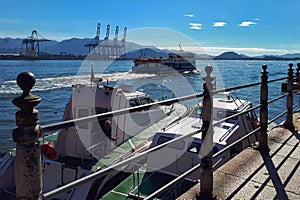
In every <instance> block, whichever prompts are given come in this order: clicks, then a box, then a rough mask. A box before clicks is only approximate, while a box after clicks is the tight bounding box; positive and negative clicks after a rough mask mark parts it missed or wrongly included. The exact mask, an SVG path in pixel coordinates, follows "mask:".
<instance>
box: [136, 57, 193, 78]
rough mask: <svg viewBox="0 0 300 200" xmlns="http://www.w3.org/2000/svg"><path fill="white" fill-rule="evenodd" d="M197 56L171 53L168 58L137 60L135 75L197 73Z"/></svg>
mask: <svg viewBox="0 0 300 200" xmlns="http://www.w3.org/2000/svg"><path fill="white" fill-rule="evenodd" d="M196 71H197V68H196V61H195V54H194V53H188V52H180V53H169V57H168V58H141V57H140V58H137V59H135V60H134V66H133V67H132V72H134V73H154V74H164V73H174V72H180V73H182V72H196Z"/></svg>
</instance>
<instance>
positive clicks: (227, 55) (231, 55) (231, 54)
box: [214, 51, 245, 60]
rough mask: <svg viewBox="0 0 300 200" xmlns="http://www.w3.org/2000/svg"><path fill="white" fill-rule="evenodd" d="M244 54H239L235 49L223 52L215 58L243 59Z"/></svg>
mask: <svg viewBox="0 0 300 200" xmlns="http://www.w3.org/2000/svg"><path fill="white" fill-rule="evenodd" d="M244 58H245V56H244V55H239V54H237V53H235V52H233V51H230V52H225V53H222V54H220V55H218V56H216V57H215V58H214V60H242V59H244Z"/></svg>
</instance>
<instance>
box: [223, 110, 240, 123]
mask: <svg viewBox="0 0 300 200" xmlns="http://www.w3.org/2000/svg"><path fill="white" fill-rule="evenodd" d="M235 114H236V112H226V117H230V116H232V115H235ZM237 120H238V116H236V117H233V118H231V119H229V120H227V121H228V122H230V121H231V122H232V121H233V123H235V121H237Z"/></svg>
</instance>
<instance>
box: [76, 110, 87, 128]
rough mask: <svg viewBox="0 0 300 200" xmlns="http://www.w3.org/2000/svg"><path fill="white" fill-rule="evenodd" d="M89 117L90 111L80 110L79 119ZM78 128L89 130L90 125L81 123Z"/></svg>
mask: <svg viewBox="0 0 300 200" xmlns="http://www.w3.org/2000/svg"><path fill="white" fill-rule="evenodd" d="M88 115H89V110H88V109H79V110H78V118H82V117H86V116H88ZM78 127H79V128H81V129H88V123H79V124H78Z"/></svg>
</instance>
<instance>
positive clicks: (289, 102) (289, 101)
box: [284, 63, 294, 130]
mask: <svg viewBox="0 0 300 200" xmlns="http://www.w3.org/2000/svg"><path fill="white" fill-rule="evenodd" d="M293 82H294V81H293V64H292V63H290V64H289V70H288V84H287V92H288V95H287V101H286V108H287V115H286V119H285V123H284V126H285V127H286V128H287V129H289V130H293V129H294V125H293Z"/></svg>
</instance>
